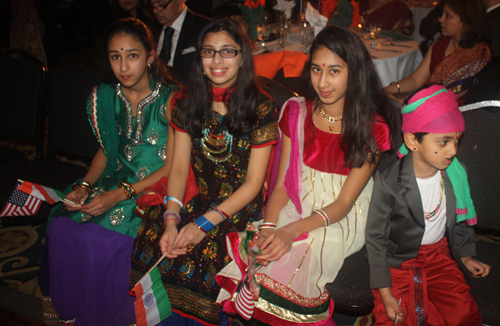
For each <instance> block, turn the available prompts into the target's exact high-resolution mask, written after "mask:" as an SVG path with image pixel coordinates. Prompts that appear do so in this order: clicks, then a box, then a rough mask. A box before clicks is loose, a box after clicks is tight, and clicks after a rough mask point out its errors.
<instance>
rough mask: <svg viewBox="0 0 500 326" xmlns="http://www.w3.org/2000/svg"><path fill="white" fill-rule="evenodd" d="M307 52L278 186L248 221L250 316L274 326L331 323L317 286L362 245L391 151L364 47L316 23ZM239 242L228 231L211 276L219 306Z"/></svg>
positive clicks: (287, 120)
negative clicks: (252, 280) (305, 83)
mask: <svg viewBox="0 0 500 326" xmlns="http://www.w3.org/2000/svg"><path fill="white" fill-rule="evenodd" d="M310 53H311V54H310V61H309V75H310V84H309V85H310V92H309V94H310V95H309V96H308V97H307V99H304V98H298V99H295V98H292V99H290V100H289V101H288V102H287V104H286V106H285V109H284V112H283V115H282V118H281V120H280V124H279V125H280V130H281V131H282V132H283V139H282V151H281V157H280V162H279V172H278V178H277V182H276V188H275V189H274V191H273V193H272V195H271V198H270V201H269V204H268V206H267V209H266V215H265V219H264V221H263V222H257V223H254V225H252V226H253V230H255V229H257V230H258V233H257V234H258V235H257V237H255V238H254V241H255V244H256V245H258V246H259V247H260V249H261V250H262V253H261V254H260V255H258V256H257V259H258V260H259V261H260V262H261V264H262V265H263V266H261V267H260V268H258V269H257V271H256V280H257V282H258V283H259V285H260V297H259V299H258V301H256V302H255V311H254V313H253V317H254V318H256V319H258V320H260V321H263V322H265V323H268V324H272V325H303V323H314V324H315V325H322V324H325V323H333V321H332V320H331V315H332V313H333V302H332V301H331V300H330V299H329V294H328V292H327V291H326V289H325V285H326V283H330V282H332V281H333V280H334V279H335V277H336V276H337V273H338V271H339V269H340V268H341V267H342V264H343V262H344V259H345V258H346V257H348V256H349V255H351V254H353V253H355V252H356V251H358V250H359V249H361V247H362V246H363V245H364V242H365V236H364V231H365V223H366V214H367V211H368V205H369V200H370V197H371V191H372V185H373V184H372V180H371V175H372V173H373V171H374V169H375V167H376V166H377V163H378V161H379V159H380V156H381V154H382V152H384V151H386V150H388V149H390V148H391V144H390V140H389V131H390V128H389V126H393V125H394V121H395V111H394V109H393V108H392V107H391V106H390V105H389V104H388V102H387V101H388V99H387V98H386V97H385V96H384V95H383V94H382V93H381V85H380V81H379V79H378V75H377V73H376V72H375V68H374V66H373V63H372V61H371V60H370V56H369V54H368V51H367V50H366V47H365V46H364V45H363V43H362V42H361V40H359V38H358V37H357V36H356V35H354V34H353V33H352V32H351V31H350V30H348V29H346V28H342V27H338V26H332V27H329V28H326V29H324V30H323V31H321V32H320V33H319V34H318V36H317V37H316V39H315V40H314V43H313V45H312V46H311V52H310ZM388 125H389V126H388ZM251 229H252V228H250V230H251ZM252 235H253V234H252ZM247 240H248V238H247V237H246V236H245V233H241V234H239V236H238V235H236V234H231V235H230V236H228V242H229V243H230V245H228V247H230V254H231V257H232V258H233V261H232V262H231V263H230V264H229V265H228V266H226V267H225V268H224V269H223V270H222V271H221V272H220V273H219V274H218V275H217V281H218V282H219V284H220V285H221V286H222V287H223V289H222V290H221V294H220V295H219V297H218V299H217V301H218V302H221V303H222V304H223V306H224V311H233V312H234V310H235V302H234V293H235V290H236V285H235V283H237V282H240V281H241V280H242V279H244V275H242V271H245V270H246V262H247V258H246V255H245V254H242V253H246V250H245V248H246V242H247Z"/></svg>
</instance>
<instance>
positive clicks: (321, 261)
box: [316, 225, 327, 293]
mask: <svg viewBox="0 0 500 326" xmlns="http://www.w3.org/2000/svg"><path fill="white" fill-rule="evenodd" d="M326 228H327V226H326V225H325V226H324V228H323V243H322V244H321V252H320V255H319V266H320V269H321V271H320V273H319V276H318V279H317V280H316V288H317V289H318V291H319V292H320V293H321V289H320V288H319V285H318V282H319V279H320V278H321V276H323V248H324V247H325V240H326Z"/></svg>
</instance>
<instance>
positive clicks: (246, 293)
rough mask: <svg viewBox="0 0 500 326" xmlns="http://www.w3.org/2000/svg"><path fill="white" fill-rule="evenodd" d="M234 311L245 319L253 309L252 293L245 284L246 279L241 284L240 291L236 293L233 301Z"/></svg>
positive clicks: (250, 314) (248, 318)
mask: <svg viewBox="0 0 500 326" xmlns="http://www.w3.org/2000/svg"><path fill="white" fill-rule="evenodd" d="M234 305H235V308H236V312H238V313H239V314H240V316H241V317H243V318H244V319H245V320H250V318H252V315H253V311H254V309H255V303H254V301H253V293H252V291H251V290H250V289H249V288H248V287H247V286H246V279H245V281H244V282H243V283H242V284H241V289H240V292H239V293H238V294H237V295H236V300H235V302H234Z"/></svg>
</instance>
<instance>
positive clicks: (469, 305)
mask: <svg viewBox="0 0 500 326" xmlns="http://www.w3.org/2000/svg"><path fill="white" fill-rule="evenodd" d="M391 277H392V287H391V291H392V295H393V296H394V297H395V298H396V300H399V299H400V298H401V307H402V308H403V312H404V323H398V325H411V326H423V325H436V326H443V325H449V326H451V325H467V326H475V325H478V326H481V316H480V314H479V310H478V308H477V305H476V302H475V301H474V299H473V298H472V296H471V294H470V287H469V286H468V285H467V284H466V283H465V279H464V276H463V274H462V271H461V270H460V268H459V267H458V264H457V262H456V261H455V260H453V258H452V257H451V255H450V250H449V248H448V241H447V239H446V237H443V238H442V239H441V240H439V241H438V242H437V243H434V244H431V245H422V246H421V247H420V251H419V253H418V255H417V257H415V258H414V259H412V260H408V261H405V262H404V263H403V264H402V265H401V269H398V268H391ZM373 295H374V297H375V301H374V304H375V308H374V309H373V317H374V319H375V325H394V322H393V321H390V320H389V319H388V318H387V314H386V312H385V307H384V304H383V302H382V299H381V297H380V294H379V292H378V290H373Z"/></svg>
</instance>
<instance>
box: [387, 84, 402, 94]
mask: <svg viewBox="0 0 500 326" xmlns="http://www.w3.org/2000/svg"><path fill="white" fill-rule="evenodd" d="M389 85H396V87H397V88H398V93H401V85H400V84H399V82H395V81H393V82H391V83H390V84H389Z"/></svg>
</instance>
